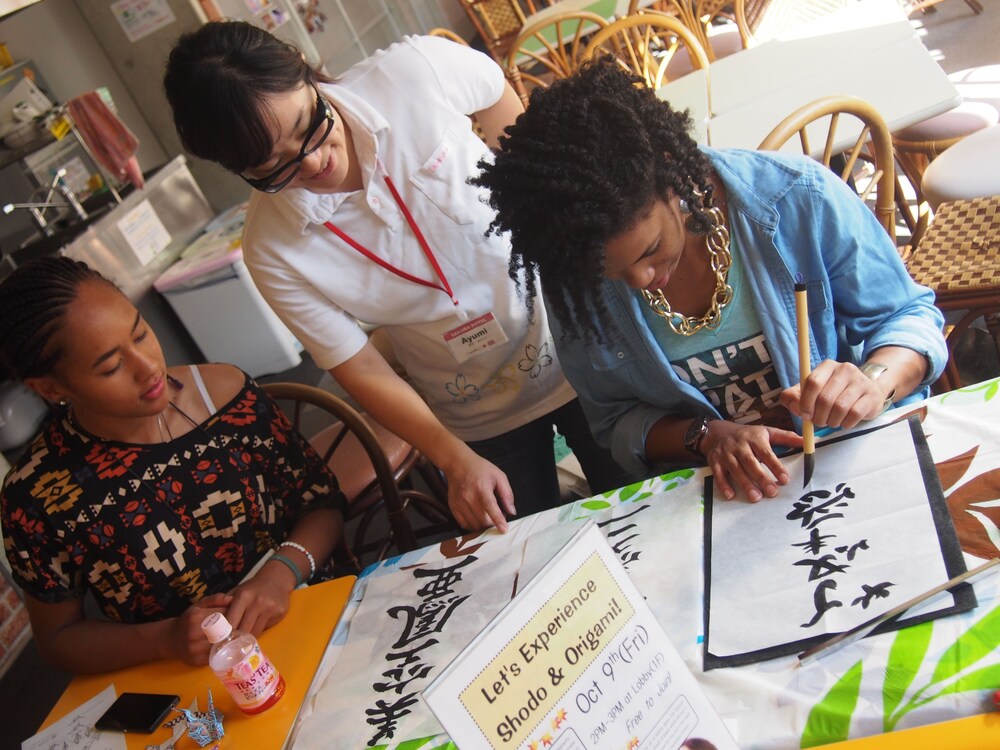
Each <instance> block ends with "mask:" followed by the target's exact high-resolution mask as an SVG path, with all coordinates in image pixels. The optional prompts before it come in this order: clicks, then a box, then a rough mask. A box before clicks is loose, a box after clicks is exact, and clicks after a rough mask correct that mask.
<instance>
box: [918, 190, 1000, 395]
mask: <svg viewBox="0 0 1000 750" xmlns="http://www.w3.org/2000/svg"><path fill="white" fill-rule="evenodd" d="M909 270H910V275H911V276H912V277H913V279H914V280H915V281H916V282H917V283H918V284H923V285H924V286H928V287H930V288H931V289H933V290H934V292H935V294H936V295H937V298H936V300H935V304H936V305H937V306H938V308H939V309H940V310H941V311H942V312H951V311H954V310H965V311H966V313H965V315H963V316H962V318H961V319H960V320H959V322H958V323H957V324H956V325H955V326H954V327H953V328H952V329H951V331H950V332H949V333H948V337H947V343H948V364H947V365H946V367H945V371H944V373H942V375H941V378H940V379H939V380H938V381H937V383H935V384H934V390H935V391H936V392H938V393H940V392H942V391H949V390H953V389H955V388H958V387H959V386H960V385H961V382H960V378H959V375H958V368H957V367H956V366H955V361H954V356H953V355H954V350H955V345H956V344H957V342H958V339H959V337H960V336H961V335H962V334H963V333H964V332H965V331H966V330H967V329H968V327H969V326H970V325H971V324H972V323H973V322H974V321H975V320H976V319H977V318H980V317H983V318H985V320H986V325H987V328H988V330H989V332H990V334H991V335H992V336H993V340H994V343H995V344H996V345H997V347H998V350H1000V196H993V197H990V198H975V199H973V200H969V201H955V202H952V203H942V204H941V206H940V207H939V208H938V211H937V213H936V214H935V215H934V220H933V221H932V222H931V224H930V226H929V227H928V228H927V233H926V234H925V235H924V238H923V240H922V241H921V243H920V245H919V246H918V247H917V249H916V250H915V251H914V252H913V255H912V256H911V257H910V261H909Z"/></svg>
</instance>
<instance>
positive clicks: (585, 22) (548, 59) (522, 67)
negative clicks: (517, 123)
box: [506, 11, 608, 106]
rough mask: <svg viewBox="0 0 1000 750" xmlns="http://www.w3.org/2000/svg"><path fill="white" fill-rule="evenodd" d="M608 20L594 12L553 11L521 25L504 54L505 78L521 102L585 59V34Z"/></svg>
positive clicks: (572, 70) (600, 27)
mask: <svg viewBox="0 0 1000 750" xmlns="http://www.w3.org/2000/svg"><path fill="white" fill-rule="evenodd" d="M607 25H608V22H607V21H606V20H605V19H604V18H603V17H602V16H599V15H597V14H596V13H590V12H588V11H568V12H565V13H556V14H553V15H551V16H549V17H548V18H545V19H544V20H541V21H539V22H538V23H535V24H532V25H531V26H529V27H528V28H526V29H524V30H523V31H522V32H521V33H520V34H519V35H518V36H517V39H516V40H515V41H514V44H513V46H512V47H511V50H510V54H509V55H508V57H507V62H506V71H507V78H508V80H509V81H510V82H511V84H512V85H513V86H514V90H515V91H517V93H518V96H520V97H521V102H522V103H523V104H524V106H528V96H529V94H530V93H531V91H532V90H533V89H535V88H538V87H542V88H547V87H548V86H549V84H550V83H552V81H553V80H555V79H557V78H567V77H569V76H570V75H572V74H573V72H574V71H575V70H576V69H577V68H578V67H579V66H580V63H581V62H583V60H584V48H585V47H586V40H587V37H588V36H590V35H592V34H594V33H595V32H597V31H599V30H601V29H604V28H605V27H606V26H607Z"/></svg>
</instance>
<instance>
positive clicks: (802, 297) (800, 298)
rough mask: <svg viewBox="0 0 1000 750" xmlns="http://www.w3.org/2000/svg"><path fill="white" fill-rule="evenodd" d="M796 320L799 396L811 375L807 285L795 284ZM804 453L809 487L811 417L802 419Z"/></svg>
mask: <svg viewBox="0 0 1000 750" xmlns="http://www.w3.org/2000/svg"><path fill="white" fill-rule="evenodd" d="M795 320H796V322H797V324H798V336H799V397H800V398H801V397H802V389H804V388H805V387H806V378H808V377H809V372H810V368H809V301H808V298H807V296H806V285H805V284H803V283H796V284H795ZM802 440H803V443H802V453H803V455H804V457H805V466H804V468H803V475H802V486H803V487H808V486H809V482H810V481H811V480H812V475H813V469H815V468H816V438H815V435H814V434H813V423H812V420H811V419H803V420H802Z"/></svg>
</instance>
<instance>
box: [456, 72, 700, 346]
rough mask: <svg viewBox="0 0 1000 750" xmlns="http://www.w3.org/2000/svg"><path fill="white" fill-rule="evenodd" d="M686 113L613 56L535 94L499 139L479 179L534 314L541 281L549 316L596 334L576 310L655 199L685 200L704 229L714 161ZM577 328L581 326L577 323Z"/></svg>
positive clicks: (593, 296)
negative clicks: (608, 252)
mask: <svg viewBox="0 0 1000 750" xmlns="http://www.w3.org/2000/svg"><path fill="white" fill-rule="evenodd" d="M690 128H691V118H690V116H689V115H688V114H687V113H686V112H677V111H675V110H674V109H672V108H671V106H670V105H669V104H668V103H667V102H665V101H661V100H660V99H658V98H657V97H656V94H655V93H654V92H653V91H652V90H651V89H649V88H646V87H645V86H644V85H643V81H642V79H641V78H639V77H638V76H635V75H633V74H631V73H628V72H626V71H625V70H622V69H621V67H620V66H619V65H617V64H616V63H615V62H613V61H612V60H610V59H600V58H599V59H597V60H595V61H594V62H592V63H589V64H586V65H584V66H583V68H582V69H581V70H580V71H578V72H577V73H576V74H574V75H573V76H571V77H570V78H566V79H562V80H557V81H555V82H553V84H552V86H551V87H549V88H548V89H541V88H539V89H535V90H534V91H533V92H532V94H531V99H530V101H529V104H528V107H527V109H526V110H525V111H524V113H523V114H521V115H519V116H518V118H517V122H516V123H515V124H514V125H511V126H509V127H508V128H507V129H506V135H505V136H502V137H501V138H500V146H499V149H498V150H497V151H496V153H495V154H494V159H493V161H492V163H490V161H489V160H483V161H481V162H480V163H479V168H480V169H481V170H482V172H481V174H480V175H479V176H478V177H475V178H473V179H471V180H470V182H472V183H473V184H475V185H478V186H480V187H485V188H487V189H489V191H490V200H489V203H490V206H492V207H493V209H494V210H495V211H496V218H495V219H494V220H493V223H492V224H491V225H490V229H491V230H492V231H494V232H503V231H508V232H510V240H511V248H512V252H511V259H510V274H511V277H512V278H513V279H514V280H515V281H517V280H518V278H519V275H520V273H521V272H523V273H524V276H525V279H526V286H527V288H526V301H527V304H528V307H529V309H533V304H534V298H535V295H536V293H537V289H536V285H535V282H536V281H537V280H539V279H541V282H542V284H543V285H544V287H545V291H546V296H547V298H548V302H549V305H550V308H551V309H552V311H553V313H554V314H555V315H556V316H557V317H558V319H559V320H560V321H561V322H563V324H564V327H565V328H566V329H567V330H570V331H573V330H575V329H576V327H577V325H582V326H583V328H584V330H587V329H590V331H591V332H596V329H597V328H598V326H597V323H596V321H594V320H593V319H592V318H589V317H585V318H579V319H578V318H577V315H576V314H577V313H578V312H580V311H582V309H583V308H584V307H586V305H587V303H588V302H593V303H594V304H595V306H596V307H597V312H598V314H602V313H603V312H604V311H603V306H602V305H601V303H600V297H599V295H598V293H597V291H598V289H599V287H600V285H601V283H602V281H603V273H604V262H605V256H604V248H605V246H606V244H607V243H608V241H609V240H611V239H612V238H613V237H615V236H616V235H618V234H620V233H621V232H623V231H626V230H628V229H629V228H631V227H632V226H633V225H634V223H635V222H636V221H637V220H638V219H640V218H641V217H642V216H643V214H644V212H645V211H647V210H648V209H649V207H650V206H651V205H652V203H653V201H655V200H656V199H657V198H663V199H665V198H667V196H668V193H673V194H675V195H678V196H680V197H681V198H683V199H684V200H686V201H687V202H688V204H689V205H690V206H691V207H692V211H693V214H692V217H693V218H694V220H695V221H696V222H698V223H699V224H700V225H701V227H702V228H707V227H708V226H710V224H711V222H710V220H709V219H708V217H707V215H706V214H705V212H704V210H703V206H704V205H705V204H704V203H703V202H702V200H698V199H696V198H695V191H696V190H698V191H700V192H701V193H702V194H703V196H704V198H703V200H704V201H705V202H706V203H707V201H708V200H709V199H710V197H711V195H712V186H711V183H710V182H709V175H710V173H711V172H710V170H711V168H710V166H709V163H708V159H707V157H706V156H705V155H704V154H703V153H702V152H701V151H700V150H699V149H698V145H697V143H696V142H695V141H694V139H693V138H691V136H690V134H689V130H690ZM575 324H576V325H575Z"/></svg>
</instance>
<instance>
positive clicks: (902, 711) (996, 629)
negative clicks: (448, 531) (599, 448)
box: [292, 380, 1000, 750]
mask: <svg viewBox="0 0 1000 750" xmlns="http://www.w3.org/2000/svg"><path fill="white" fill-rule="evenodd" d="M998 391H1000V380H992V381H988V382H985V383H981V384H979V385H976V386H972V387H968V388H963V389H961V390H959V391H953V392H951V393H947V394H944V395H942V396H937V397H934V398H931V399H929V400H927V401H925V402H922V403H920V404H917V405H915V406H909V407H906V408H902V409H897V410H895V411H892V412H888V413H887V414H885V415H883V417H881V418H880V420H879V421H893V420H896V419H900V418H904V417H906V416H907V415H910V414H914V413H915V414H917V415H918V416H919V418H920V420H921V422H922V424H923V429H924V432H925V434H926V435H927V439H928V444H929V446H930V449H931V453H932V455H933V457H934V461H935V465H936V467H937V470H938V474H939V476H940V478H941V484H942V486H943V488H944V491H945V495H946V497H947V502H948V508H949V511H950V513H951V516H952V519H953V521H954V523H955V527H956V530H957V532H958V536H959V540H960V543H961V545H962V550H963V552H964V554H965V556H966V563H967V565H968V566H969V567H970V568H971V567H974V566H976V565H978V564H980V563H981V562H982V560H983V559H984V558H990V557H994V556H996V555H997V554H998V553H1000V552H998V548H1000V398H998V397H997V396H998ZM705 471H706V470H705V469H691V470H686V471H680V472H674V473H672V474H668V475H665V476H662V477H657V478H655V479H650V480H647V481H646V482H643V483H641V484H636V485H631V486H629V487H625V488H622V489H620V490H616V491H614V492H610V493H607V494H605V495H601V496H597V497H593V498H589V499H586V500H581V501H579V502H576V503H573V504H571V505H567V506H563V507H561V508H558V509H554V510H551V511H547V512H545V513H541V514H538V515H535V516H529V517H527V518H524V519H521V520H519V521H516V522H514V523H513V524H511V529H510V531H509V532H508V533H507V534H504V535H500V534H498V533H497V532H495V531H489V532H484V533H482V534H470V535H467V536H465V537H461V538H458V539H453V540H449V541H447V542H444V543H442V544H440V545H436V546H433V547H427V548H424V549H422V550H417V551H415V552H411V553H408V554H406V555H403V556H401V557H398V558H395V559H393V560H391V561H388V562H385V563H382V564H380V565H378V566H375V567H373V568H370V569H369V570H367V571H365V573H364V574H363V575H362V576H361V577H360V578H359V579H358V582H357V585H356V586H355V589H354V591H353V593H352V598H351V602H350V603H349V605H348V608H347V610H346V611H345V613H344V616H343V619H342V620H341V623H340V624H339V626H338V628H337V630H336V632H335V633H334V636H333V640H332V641H331V645H330V648H329V649H328V650H327V654H326V657H325V658H324V661H323V664H322V665H321V666H320V670H319V672H318V674H317V678H316V680H315V682H314V684H313V687H312V689H311V691H310V697H309V698H307V701H306V704H305V705H304V707H303V712H302V714H301V716H300V720H299V722H298V724H297V726H296V730H295V733H294V735H293V740H292V747H293V748H294V749H295V750H312V749H313V748H316V749H318V748H324V749H327V748H351V750H355V749H356V748H362V747H376V748H382V749H383V750H416V749H417V748H420V750H445V749H446V748H454V745H453V744H452V743H451V742H449V740H448V738H447V736H446V735H444V734H443V733H442V730H441V727H440V725H439V724H438V723H437V721H436V720H435V719H434V717H433V715H432V714H431V713H430V711H429V710H428V709H427V707H426V705H425V704H424V703H423V701H422V700H421V699H420V696H419V692H420V690H422V689H423V688H424V687H426V685H427V684H428V683H429V682H430V681H431V680H432V679H433V678H434V677H435V676H436V674H437V673H438V672H439V671H440V670H441V669H442V668H443V667H444V666H445V665H446V664H447V663H448V661H450V659H451V657H453V656H454V655H455V654H457V653H458V651H459V650H460V649H461V648H462V647H463V646H464V645H465V643H467V642H468V641H469V640H471V638H472V637H473V636H474V635H475V634H476V633H477V632H478V631H479V630H480V629H481V628H482V627H483V626H484V625H485V624H486V623H487V622H488V621H489V620H490V618H492V617H493V616H494V615H495V614H496V613H497V612H499V610H500V609H501V608H502V607H503V605H504V604H505V603H506V602H507V601H508V600H509V598H510V597H511V596H512V595H513V593H514V592H516V591H517V590H518V588H519V586H521V585H523V584H524V582H526V581H527V580H528V579H529V578H530V577H531V575H532V574H533V573H534V572H535V571H536V570H537V569H538V568H539V567H540V566H541V564H543V563H544V560H545V559H547V555H550V554H551V553H554V551H555V550H556V549H558V547H559V545H560V544H562V542H563V541H564V540H565V539H567V538H568V537H569V535H570V533H571V532H572V531H573V530H574V529H575V528H576V527H577V526H578V524H579V523H581V522H582V521H584V520H586V519H594V520H595V521H596V522H597V523H598V525H599V526H600V527H601V528H602V530H603V531H604V533H605V535H606V537H607V538H608V541H609V542H610V543H611V545H612V546H613V547H614V548H615V549H616V551H618V553H619V556H620V557H621V559H622V562H623V563H624V564H625V566H626V568H627V569H628V571H629V573H630V575H631V576H632V578H633V580H634V581H635V583H636V585H637V586H638V588H639V590H640V591H643V592H644V593H645V594H646V596H647V597H648V599H649V601H650V604H651V606H652V607H653V610H654V613H655V614H656V615H657V617H658V618H659V619H660V621H661V623H662V624H663V626H664V628H665V630H666V631H667V633H668V635H669V636H670V638H671V640H672V641H673V642H674V645H675V646H676V647H677V649H678V651H680V653H681V655H682V656H683V657H684V659H685V661H686V663H687V664H688V666H689V667H690V668H691V669H692V671H693V672H694V673H695V675H696V677H697V679H698V680H699V682H700V684H701V685H702V687H703V688H704V690H705V692H706V693H707V695H708V697H709V698H710V700H711V701H712V703H713V705H714V706H715V708H716V710H717V711H718V712H719V714H720V715H721V716H722V717H723V719H724V721H725V722H726V724H727V726H728V727H729V729H730V731H731V732H732V734H733V736H734V737H735V738H736V741H737V742H738V743H739V745H740V747H741V748H746V749H747V750H749V749H750V748H761V749H770V748H775V749H778V748H781V749H784V748H798V747H814V746H817V745H822V744H826V743H829V742H834V741H838V740H844V739H849V738H854V737H862V736H867V735H871V734H877V733H880V732H887V731H892V730H895V729H903V728H906V727H914V726H919V725H922V724H928V723H934V722H939V721H945V720H948V719H952V718H956V717H961V716H968V715H971V714H975V713H982V712H984V711H987V710H990V709H991V704H990V701H989V696H990V694H991V693H992V691H993V690H996V689H997V688H998V687H1000V649H998V648H997V646H998V645H1000V575H993V576H989V577H987V578H985V579H982V580H980V581H979V582H977V583H976V584H975V590H976V595H977V597H978V600H979V606H977V607H976V608H975V609H973V610H971V611H970V612H967V613H964V614H961V615H956V616H953V617H947V618H943V619H940V620H936V621H932V622H928V623H924V624H923V625H919V626H916V627H912V628H907V629H904V630H901V631H897V632H893V633H886V634H884V635H879V636H872V637H869V638H866V639H864V640H863V641H860V642H858V643H856V644H853V645H851V646H849V647H846V648H843V649H841V650H839V651H837V652H834V653H832V654H830V655H828V656H826V657H824V658H823V659H821V660H819V661H817V662H815V663H813V664H810V665H809V666H807V667H802V668H799V667H798V666H797V662H796V660H795V658H794V657H786V658H782V659H774V660H771V661H766V662H761V663H757V664H752V665H748V666H745V667H738V668H729V669H717V670H713V671H710V672H708V673H705V672H703V671H702V669H701V639H702V633H701V620H702V546H703V545H702V509H703V502H704V500H703V497H702V488H703V479H704V476H705V473H704V472H705ZM899 542H900V544H901V545H905V544H906V543H907V540H906V539H900V540H899Z"/></svg>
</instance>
